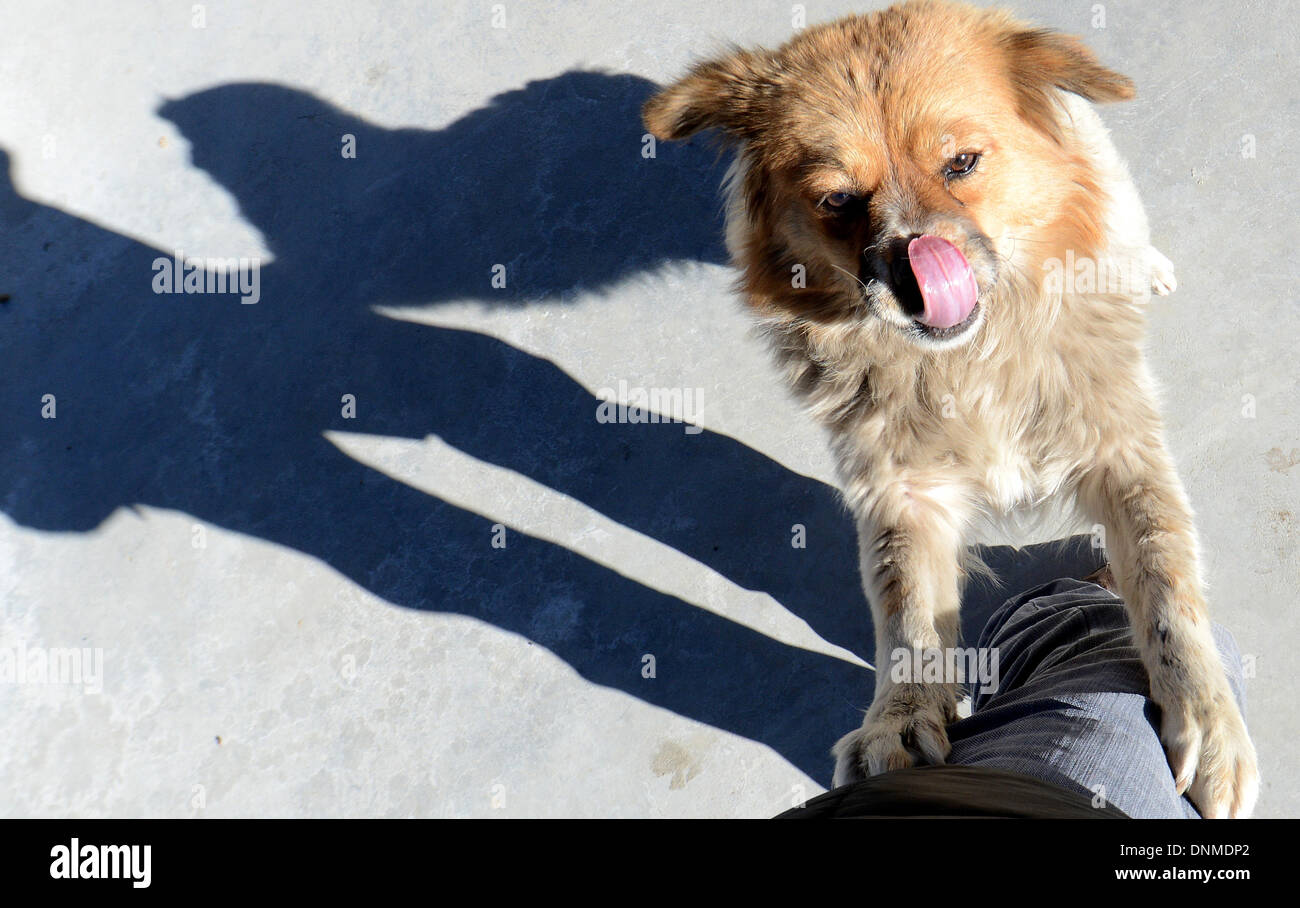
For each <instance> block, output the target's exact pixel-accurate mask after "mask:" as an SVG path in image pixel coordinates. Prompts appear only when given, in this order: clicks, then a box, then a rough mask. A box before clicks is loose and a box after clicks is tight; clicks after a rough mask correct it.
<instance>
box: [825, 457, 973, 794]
mask: <svg viewBox="0 0 1300 908" xmlns="http://www.w3.org/2000/svg"><path fill="white" fill-rule="evenodd" d="M962 500H963V496H961V495H960V494H957V493H956V492H955V490H953V489H950V488H942V489H935V488H933V487H931V488H929V489H928V490H927V489H926V488H925V487H924V486H922V485H921V484H919V483H911V482H899V483H897V484H895V485H893V486H891V487H889V488H887V489H885V490H884V491H883V492H878V493H873V494H872V495H871V496H870V499H869V502H870V503H869V504H868V505H866V506H864V507H862V508H860V509H859V511H860V512H859V519H858V545H859V549H860V553H861V569H862V583H863V588H864V589H865V591H866V594H867V599H868V600H869V601H870V603H871V614H872V618H873V620H874V622H875V630H876V695H875V699H874V700H872V703H871V707H870V709H868V710H867V714H866V718H865V719H864V720H863V723H862V727H861V728H858V729H856V730H855V731H852V732H850V733H849V734H847V735H845V736H844V737H843V738H841V739H840V740H839V741H838V742H837V743H836V744H835V747H834V748H833V749H832V753H833V754H834V756H835V777H834V785H835V786H837V787H838V786H840V785H844V784H847V783H849V782H853V781H857V780H859V779H862V778H866V777H867V776H870V775H876V774H878V773H882V772H885V771H887V770H891V769H901V768H903V767H906V766H911V765H913V764H914V763H917V762H922V763H942V762H943V761H944V759H945V758H946V757H947V756H948V751H949V749H950V747H949V744H948V735H947V732H946V730H945V727H946V726H947V724H948V723H949V722H952V721H954V720H955V719H956V717H957V685H956V684H955V683H954V682H955V679H951V678H944V679H942V680H940V681H934V680H930V681H928V682H927V681H926V680H925V679H924V678H923V677H916V671H915V667H916V666H917V664H918V662H920V661H922V660H923V658H924V653H925V652H926V651H930V652H933V651H935V650H941V649H943V648H946V647H952V646H955V645H956V642H957V635H958V631H959V626H960V625H959V621H958V615H957V608H958V601H959V600H958V597H959V589H958V587H959V582H960V553H961V545H962V540H961V520H960V517H959V514H958V505H957V503H958V502H960V501H962ZM945 661H946V660H945Z"/></svg>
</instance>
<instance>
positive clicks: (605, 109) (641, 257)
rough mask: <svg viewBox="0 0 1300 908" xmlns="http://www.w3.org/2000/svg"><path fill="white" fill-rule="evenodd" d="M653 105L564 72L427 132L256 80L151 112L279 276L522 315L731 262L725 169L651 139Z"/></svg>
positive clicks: (611, 83) (623, 87)
mask: <svg viewBox="0 0 1300 908" xmlns="http://www.w3.org/2000/svg"><path fill="white" fill-rule="evenodd" d="M654 90H655V86H654V85H653V84H652V83H651V82H649V81H647V80H645V79H641V78H638V77H636V76H631V75H615V74H607V73H601V72H586V71H574V72H569V73H565V74H563V75H560V76H556V77H554V78H551V79H543V80H538V81H534V82H530V83H528V84H527V85H525V86H524V87H523V88H520V89H517V90H514V91H508V92H504V93H502V94H499V95H497V96H496V97H494V98H493V99H492V100H491V101H490V102H489V103H487V104H485V105H484V106H482V107H480V108H478V109H476V110H474V111H472V112H471V113H468V114H466V115H465V116H463V117H461V118H460V119H457V120H455V121H454V122H452V123H450V124H448V125H447V126H445V127H443V128H441V129H436V130H419V129H385V128H383V127H381V126H377V125H375V124H373V123H369V122H367V121H365V120H363V119H360V118H358V117H356V116H353V115H352V114H349V113H346V112H344V111H342V110H340V109H338V108H336V107H334V106H332V105H330V104H328V103H326V102H325V101H322V100H320V99H319V98H316V97H314V96H313V95H310V94H307V93H305V92H302V91H298V90H296V89H292V88H286V87H283V86H279V85H268V84H260V83H253V84H230V85H223V86H220V87H217V88H212V89H208V90H206V91H202V92H198V93H196V94H193V95H189V96H187V97H185V98H182V99H179V100H172V101H167V102H166V103H164V104H163V105H162V106H161V107H160V108H159V111H158V112H159V114H160V115H161V116H162V117H164V118H165V119H167V120H169V121H171V122H172V123H174V124H175V125H176V127H177V128H178V129H179V130H180V132H181V133H182V134H183V135H184V137H185V139H186V140H187V141H188V142H189V144H190V146H191V154H192V157H193V162H194V164H195V166H197V167H199V168H201V169H203V170H204V171H206V172H207V173H208V174H210V175H211V176H212V177H213V178H214V179H215V180H217V182H219V183H220V184H221V185H222V186H223V187H225V188H226V189H227V190H228V191H229V192H230V193H231V194H232V195H233V196H234V197H235V199H236V201H237V202H238V204H239V206H240V208H241V210H242V212H243V214H244V215H245V216H246V217H247V218H248V220H249V221H250V222H251V223H252V224H253V225H254V226H255V227H257V228H258V229H260V230H261V231H262V233H263V235H264V237H265V240H266V242H267V244H268V246H269V248H270V249H271V250H272V252H273V253H274V254H275V256H276V259H277V261H278V262H283V263H285V264H289V265H290V266H293V267H309V266H313V265H314V266H315V267H318V268H320V269H323V270H325V271H330V272H337V274H336V279H337V278H341V279H342V280H344V281H345V282H346V281H348V280H349V279H355V281H356V282H357V284H358V286H360V287H364V288H366V289H367V290H370V291H372V292H371V293H368V294H367V296H368V297H369V300H368V301H370V302H373V301H374V296H375V295H376V294H380V295H385V296H389V297H391V298H394V299H397V300H399V301H400V300H405V299H410V300H418V301H423V302H436V301H443V300H453V299H477V300H482V301H486V302H493V303H520V302H528V301H534V300H539V299H542V298H547V299H549V300H551V301H555V300H556V299H557V298H558V299H560V300H563V299H565V298H570V297H572V296H573V295H574V294H576V293H579V292H582V291H591V290H600V289H601V288H603V287H605V286H607V285H610V284H612V283H614V282H616V281H618V280H619V279H621V278H623V277H624V276H627V275H628V274H630V273H632V272H637V271H643V270H647V269H654V268H657V267H659V266H661V265H663V264H665V263H666V262H669V261H674V260H697V261H705V262H717V263H721V262H723V261H724V259H725V254H724V252H723V249H722V247H721V243H720V237H721V223H720V206H719V203H718V197H717V191H716V187H717V184H718V180H719V178H720V162H719V160H718V155H717V154H716V152H715V151H713V150H711V149H709V148H707V147H705V146H704V145H703V144H702V143H696V144H694V145H691V144H687V145H683V146H667V145H659V146H657V147H656V146H654V145H653V140H651V139H650V138H649V137H647V136H645V135H643V133H644V130H643V127H642V125H641V121H640V106H641V104H642V102H643V101H644V100H645V99H646V98H647V97H648V96H649V95H650V94H651V93H652V92H653V91H654ZM498 266H501V267H498ZM494 278H496V280H495V281H494ZM502 283H504V286H501V285H502Z"/></svg>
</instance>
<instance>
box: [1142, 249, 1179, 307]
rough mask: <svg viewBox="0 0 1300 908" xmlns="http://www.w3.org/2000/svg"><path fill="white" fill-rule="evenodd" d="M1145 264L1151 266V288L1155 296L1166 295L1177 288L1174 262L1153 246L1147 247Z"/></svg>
mask: <svg viewBox="0 0 1300 908" xmlns="http://www.w3.org/2000/svg"><path fill="white" fill-rule="evenodd" d="M1147 264H1148V265H1150V267H1151V290H1152V292H1154V293H1155V294H1156V295H1157V296H1168V295H1169V294H1171V293H1173V292H1174V291H1175V290H1177V289H1178V278H1176V277H1175V276H1174V263H1173V262H1171V261H1169V259H1168V257H1167V256H1165V254H1164V253H1163V252H1161V251H1160V250H1159V249H1157V248H1156V247H1155V246H1151V247H1150V248H1148V249H1147Z"/></svg>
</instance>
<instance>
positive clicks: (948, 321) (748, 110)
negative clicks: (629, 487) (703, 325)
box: [644, 2, 1133, 347]
mask: <svg viewBox="0 0 1300 908" xmlns="http://www.w3.org/2000/svg"><path fill="white" fill-rule="evenodd" d="M1061 91H1066V92H1073V93H1075V94H1078V95H1080V96H1082V97H1084V98H1087V99H1088V100H1091V101H1112V100H1119V99H1127V98H1131V97H1132V96H1133V86H1132V83H1131V82H1130V81H1129V80H1128V79H1127V78H1126V77H1124V76H1121V75H1119V74H1117V73H1114V72H1112V71H1110V70H1108V69H1106V68H1105V67H1103V66H1101V65H1100V64H1099V63H1098V62H1097V61H1096V59H1095V58H1094V57H1093V56H1092V54H1091V53H1090V52H1089V51H1088V50H1087V49H1086V48H1085V47H1084V46H1083V45H1082V44H1081V43H1080V42H1079V41H1078V40H1077V39H1075V38H1072V37H1069V36H1066V35H1062V34H1058V33H1056V32H1052V31H1048V30H1045V29H1038V28H1032V27H1030V26H1027V25H1025V24H1023V23H1020V22H1018V21H1016V20H1015V19H1014V18H1012V17H1011V16H1010V15H1008V14H1006V13H1003V12H999V11H990V10H981V9H976V8H974V7H969V6H966V5H963V4H955V3H946V2H910V3H904V4H902V5H899V6H894V7H891V8H889V9H887V10H883V11H880V12H876V13H872V14H869V15H864V16H857V17H852V18H848V19H843V20H840V21H837V22H834V23H831V24H828V25H823V26H818V27H815V28H811V29H808V30H807V31H806V32H804V33H802V34H800V35H799V36H797V37H796V38H794V39H793V40H791V41H790V42H789V43H787V44H786V45H784V46H783V47H781V48H780V49H779V50H776V51H769V50H752V51H751V50H741V51H736V52H734V53H731V54H730V55H728V56H726V57H723V58H721V59H718V60H714V61H711V62H708V63H704V64H701V65H699V66H697V67H695V68H694V70H692V71H691V73H690V74H688V75H687V76H686V77H685V78H683V79H682V80H681V81H679V82H677V83H676V84H674V85H672V86H670V87H668V88H666V89H664V90H663V91H661V92H659V93H658V94H656V95H655V96H654V97H652V98H651V99H650V100H649V101H647V102H646V105H645V109H644V117H645V122H646V125H647V127H648V128H649V130H650V132H651V133H653V134H654V135H655V136H657V137H658V138H661V139H681V138H685V137H686V136H689V135H691V134H693V133H695V132H697V131H699V130H702V129H707V128H716V129H719V130H721V131H722V133H723V134H724V135H726V136H728V137H729V138H731V139H734V140H737V141H738V142H739V143H740V151H739V163H738V166H737V170H736V171H735V177H734V178H735V185H734V186H733V192H734V193H737V194H738V195H737V196H736V198H735V200H734V201H735V205H736V210H733V212H732V217H733V220H736V219H738V220H740V221H741V222H742V223H740V224H733V225H732V226H731V229H732V230H733V231H735V233H734V234H733V236H732V237H731V239H732V245H733V250H732V251H733V254H734V255H735V256H736V258H737V264H738V265H739V266H740V267H741V268H742V270H743V273H744V286H745V289H746V291H747V292H748V295H749V296H750V299H751V301H753V302H754V303H755V304H756V305H759V306H778V307H783V308H785V309H786V310H794V312H791V314H798V315H800V316H801V317H804V318H809V319H815V320H836V319H843V318H856V317H863V315H864V313H865V314H869V316H870V317H876V318H880V319H883V320H885V321H886V322H888V323H890V324H892V325H894V326H896V327H897V328H898V329H899V330H901V331H902V332H903V333H904V334H905V335H906V336H907V337H908V338H909V339H911V340H912V341H914V342H916V343H918V344H920V345H923V346H927V347H944V346H952V345H956V344H959V343H961V342H963V341H964V340H966V339H968V338H970V337H971V336H973V335H974V334H975V333H976V331H977V330H978V328H979V325H980V324H981V321H982V319H983V315H984V311H985V310H986V309H987V307H988V306H990V305H996V298H997V295H998V294H997V290H998V287H999V285H1000V284H1001V283H1003V282H1006V281H1010V280H1012V279H1013V275H1014V274H1019V275H1022V276H1024V275H1030V276H1032V275H1034V274H1038V273H1041V265H1042V263H1043V262H1045V261H1047V260H1048V259H1049V258H1050V257H1053V256H1058V257H1059V256H1062V255H1063V251H1064V250H1067V249H1072V250H1074V251H1075V253H1076V254H1079V255H1089V254H1093V253H1095V252H1096V251H1097V250H1098V249H1099V247H1100V246H1101V245H1102V244H1103V243H1104V236H1103V229H1104V227H1103V219H1104V200H1103V198H1101V191H1100V189H1099V188H1098V186H1097V182H1096V175H1095V174H1093V173H1092V172H1091V164H1090V158H1089V155H1088V153H1087V151H1086V149H1082V148H1079V147H1076V145H1077V142H1076V141H1075V140H1074V139H1073V138H1072V135H1073V133H1072V132H1071V131H1070V130H1069V129H1068V128H1067V124H1066V118H1065V115H1064V111H1063V108H1062V106H1061V103H1060V98H1061V95H1060V92H1061ZM801 269H802V270H801ZM801 284H802V286H801Z"/></svg>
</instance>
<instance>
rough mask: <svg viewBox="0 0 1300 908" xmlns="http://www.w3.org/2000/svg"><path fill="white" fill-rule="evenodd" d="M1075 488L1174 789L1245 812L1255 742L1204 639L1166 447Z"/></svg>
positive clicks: (1122, 458) (1250, 803)
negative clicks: (1098, 533) (1096, 524)
mask: <svg viewBox="0 0 1300 908" xmlns="http://www.w3.org/2000/svg"><path fill="white" fill-rule="evenodd" d="M1079 492H1080V498H1081V503H1082V504H1083V505H1084V508H1085V509H1086V510H1087V511H1089V512H1090V513H1091V514H1092V515H1094V516H1095V517H1096V518H1097V519H1098V520H1099V521H1100V522H1101V525H1102V526H1103V527H1104V528H1105V543H1106V548H1107V550H1108V554H1109V556H1110V559H1111V571H1112V573H1113V574H1114V575H1115V579H1116V582H1117V583H1118V584H1119V588H1120V592H1121V593H1122V594H1123V596H1124V600H1125V602H1126V603H1127V605H1128V610H1129V616H1130V619H1131V621H1132V623H1133V632H1134V637H1135V640H1136V643H1137V647H1138V650H1139V651H1140V652H1141V654H1142V661H1143V663H1144V664H1145V665H1146V669H1147V674H1148V675H1149V676H1150V681H1151V698H1152V699H1153V700H1154V701H1155V702H1156V704H1157V705H1158V706H1159V707H1160V710H1161V714H1162V719H1161V727H1160V739H1161V741H1162V742H1163V743H1164V746H1165V752H1166V754H1167V755H1168V757H1169V765H1170V767H1171V768H1172V770H1173V773H1174V778H1175V780H1176V783H1177V786H1178V790H1179V791H1180V792H1187V794H1188V797H1190V798H1191V799H1192V803H1194V804H1195V805H1196V806H1197V808H1199V809H1200V811H1201V813H1202V815H1204V816H1206V817H1237V816H1248V815H1249V814H1250V812H1251V810H1252V809H1253V808H1254V804H1255V798H1256V796H1257V794H1258V790H1259V781H1258V772H1257V769H1256V760H1255V748H1254V746H1253V745H1252V744H1251V742H1250V738H1249V737H1248V735H1247V733H1246V726H1245V723H1244V722H1243V720H1242V717H1241V712H1240V710H1239V709H1238V707H1237V703H1236V701H1235V700H1234V699H1233V696H1232V691H1231V689H1230V688H1229V686H1228V680H1227V677H1226V675H1225V673H1224V670H1223V666H1222V664H1221V663H1220V661H1219V656H1218V652H1217V649H1216V647H1215V644H1214V638H1213V637H1212V636H1211V632H1210V619H1209V615H1208V613H1207V609H1206V606H1205V599H1204V596H1203V595H1202V592H1201V583H1200V574H1199V567H1198V564H1197V553H1196V548H1197V547H1196V535H1195V529H1194V527H1193V524H1192V515H1191V509H1190V507H1189V506H1188V504H1187V500H1186V496H1185V495H1184V493H1183V489H1182V485H1181V483H1180V482H1179V480H1178V476H1177V474H1176V473H1175V471H1174V467H1173V463H1172V461H1171V459H1170V457H1169V455H1168V453H1167V452H1166V451H1165V449H1164V446H1163V445H1162V444H1161V443H1160V442H1158V441H1156V442H1152V443H1149V444H1147V445H1144V446H1141V447H1136V448H1132V449H1129V450H1125V451H1122V452H1118V453H1115V454H1112V455H1111V456H1110V457H1107V458H1104V459H1103V460H1102V461H1101V462H1099V463H1098V464H1097V465H1096V466H1095V467H1093V468H1092V469H1091V470H1090V471H1089V473H1088V475H1087V476H1086V477H1085V478H1084V481H1083V482H1082V483H1081V484H1080V488H1079Z"/></svg>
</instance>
